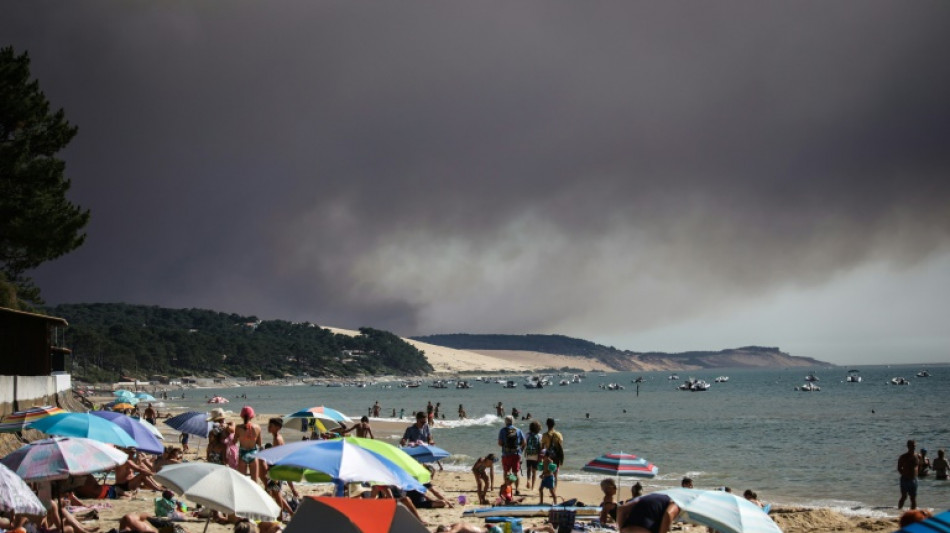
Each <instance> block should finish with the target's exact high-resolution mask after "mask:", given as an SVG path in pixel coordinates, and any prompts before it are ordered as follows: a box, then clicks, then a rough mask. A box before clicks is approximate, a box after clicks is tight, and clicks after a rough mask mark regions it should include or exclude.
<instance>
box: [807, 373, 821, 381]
mask: <svg viewBox="0 0 950 533" xmlns="http://www.w3.org/2000/svg"><path fill="white" fill-rule="evenodd" d="M805 381H808V382H815V381H821V380H820V379H818V376H816V375H815V373H814V372H812V373H811V374H808V375H807V376H805Z"/></svg>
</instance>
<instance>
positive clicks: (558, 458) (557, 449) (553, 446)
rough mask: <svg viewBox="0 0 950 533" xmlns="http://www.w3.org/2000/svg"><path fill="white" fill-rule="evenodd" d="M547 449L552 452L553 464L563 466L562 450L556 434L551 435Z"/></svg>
mask: <svg viewBox="0 0 950 533" xmlns="http://www.w3.org/2000/svg"><path fill="white" fill-rule="evenodd" d="M548 449H549V450H552V451H553V452H554V462H555V463H557V464H558V465H562V464H564V448H562V447H561V437H560V436H559V435H558V434H557V433H554V432H552V433H551V436H550V442H548Z"/></svg>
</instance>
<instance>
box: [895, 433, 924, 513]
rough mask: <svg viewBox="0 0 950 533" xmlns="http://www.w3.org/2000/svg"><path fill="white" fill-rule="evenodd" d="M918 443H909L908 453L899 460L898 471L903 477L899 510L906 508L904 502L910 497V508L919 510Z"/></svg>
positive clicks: (910, 441)
mask: <svg viewBox="0 0 950 533" xmlns="http://www.w3.org/2000/svg"><path fill="white" fill-rule="evenodd" d="M916 449H917V443H916V442H914V441H913V440H909V441H907V453H904V454H903V455H901V456H900V457H898V458H897V471H898V472H899V473H900V475H901V499H900V500H898V502H897V508H898V509H902V508H903V507H904V501H906V500H907V497H908V496H910V508H911V509H916V508H917V468H918V467H919V459H918V457H917V453H916V451H915V450H916Z"/></svg>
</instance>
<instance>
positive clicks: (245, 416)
mask: <svg viewBox="0 0 950 533" xmlns="http://www.w3.org/2000/svg"><path fill="white" fill-rule="evenodd" d="M253 418H254V408H253V407H251V406H250V405H245V406H244V407H242V408H241V419H242V420H244V423H243V424H241V425H239V426H238V427H237V428H235V430H234V435H235V436H236V437H237V441H238V472H240V473H242V474H245V475H246V474H247V473H248V471H250V474H251V479H253V480H254V481H255V482H258V481H260V479H261V475H260V470H259V468H258V466H259V465H258V464H257V459H254V458H253V457H251V454H253V453H254V452H256V451H257V450H260V449H261V448H262V447H263V446H262V444H261V427H260V426H258V425H257V424H255V423H253V422H251V420H252V419H253Z"/></svg>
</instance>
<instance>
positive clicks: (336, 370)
mask: <svg viewBox="0 0 950 533" xmlns="http://www.w3.org/2000/svg"><path fill="white" fill-rule="evenodd" d="M47 311H48V312H49V314H51V315H53V316H59V317H63V318H65V319H66V320H67V321H68V322H69V328H68V329H67V331H66V345H67V347H68V348H70V349H71V350H72V351H73V359H74V362H75V364H76V365H78V368H76V369H75V371H74V372H75V373H76V374H77V375H78V376H80V377H83V376H85V377H88V378H90V379H111V378H117V377H118V376H120V375H127V376H133V377H138V378H145V377H148V376H150V375H154V374H163V375H169V376H182V375H190V374H196V375H202V376H210V375H214V374H216V373H225V374H229V375H234V376H253V375H258V374H260V375H263V376H264V378H268V377H281V376H284V375H285V374H290V375H300V374H303V373H306V374H308V375H310V376H317V377H324V376H353V375H360V374H370V375H372V374H398V375H421V374H425V373H427V372H430V371H431V370H432V367H431V366H430V365H429V363H428V362H427V361H426V359H425V355H424V354H423V352H421V351H419V350H418V349H416V348H414V347H413V346H411V345H409V344H408V343H406V342H405V341H403V340H402V339H401V338H399V337H397V336H396V335H394V334H392V333H389V332H387V331H380V330H376V329H372V328H361V329H360V335H357V336H348V335H339V334H335V333H333V332H331V331H330V330H327V329H323V328H320V327H319V326H316V325H314V324H309V323H291V322H286V321H283V320H258V319H257V317H253V316H241V315H236V314H228V313H219V312H215V311H207V310H202V309H165V308H161V307H154V306H139V305H127V304H69V305H59V306H56V307H52V308H49V309H47Z"/></svg>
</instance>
